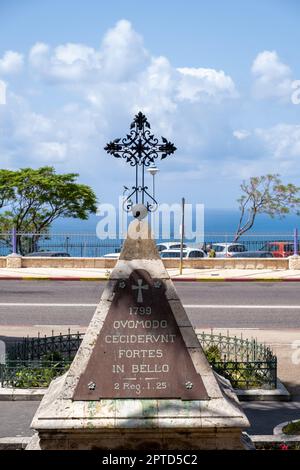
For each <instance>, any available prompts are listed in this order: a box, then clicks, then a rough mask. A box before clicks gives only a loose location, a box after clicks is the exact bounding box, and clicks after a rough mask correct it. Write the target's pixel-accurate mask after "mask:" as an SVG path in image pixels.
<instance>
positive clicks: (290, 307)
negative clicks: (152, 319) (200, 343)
mask: <svg viewBox="0 0 300 470" xmlns="http://www.w3.org/2000/svg"><path fill="white" fill-rule="evenodd" d="M97 305H98V304H90V303H86V304H74V303H72V304H71V303H68V304H67V303H37V302H34V303H24V302H0V307H63V308H73V307H78V308H80V307H97ZM183 306H184V307H185V308H210V309H228V308H230V309H257V310H262V309H278V310H280V309H282V310H283V309H285V310H298V309H300V305H236V304H233V305H227V304H226V305H222V304H221V305H220V304H184V305H183Z"/></svg>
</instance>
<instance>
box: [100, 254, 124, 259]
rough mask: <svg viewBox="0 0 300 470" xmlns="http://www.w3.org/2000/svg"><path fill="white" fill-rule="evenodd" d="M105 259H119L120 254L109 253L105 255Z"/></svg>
mask: <svg viewBox="0 0 300 470" xmlns="http://www.w3.org/2000/svg"><path fill="white" fill-rule="evenodd" d="M103 258H109V259H119V258H120V253H107V254H106V255H103Z"/></svg>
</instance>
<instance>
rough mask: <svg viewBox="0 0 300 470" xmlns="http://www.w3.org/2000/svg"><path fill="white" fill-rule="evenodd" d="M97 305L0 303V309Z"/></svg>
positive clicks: (87, 305)
mask: <svg viewBox="0 0 300 470" xmlns="http://www.w3.org/2000/svg"><path fill="white" fill-rule="evenodd" d="M96 306H97V304H61V303H59V304H56V303H51V304H48V303H37V302H34V303H27V302H0V307H96Z"/></svg>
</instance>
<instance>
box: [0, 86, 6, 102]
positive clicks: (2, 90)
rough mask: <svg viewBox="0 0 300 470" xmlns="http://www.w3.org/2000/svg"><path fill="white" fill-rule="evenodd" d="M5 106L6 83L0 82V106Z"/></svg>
mask: <svg viewBox="0 0 300 470" xmlns="http://www.w3.org/2000/svg"><path fill="white" fill-rule="evenodd" d="M1 104H6V83H5V82H4V81H3V80H0V105H1Z"/></svg>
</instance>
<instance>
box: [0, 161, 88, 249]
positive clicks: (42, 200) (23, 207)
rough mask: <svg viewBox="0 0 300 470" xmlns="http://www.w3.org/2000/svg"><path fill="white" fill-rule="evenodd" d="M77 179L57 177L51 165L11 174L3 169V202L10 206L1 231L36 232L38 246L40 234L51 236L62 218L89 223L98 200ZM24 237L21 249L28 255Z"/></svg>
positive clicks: (0, 222) (0, 185)
mask: <svg viewBox="0 0 300 470" xmlns="http://www.w3.org/2000/svg"><path fill="white" fill-rule="evenodd" d="M77 177H78V174H77V173H66V174H57V173H56V172H55V170H54V168H52V167H48V166H45V167H42V168H39V169H37V170H34V169H32V168H23V169H20V170H16V171H10V172H9V173H7V170H0V202H1V201H3V204H2V207H4V206H6V210H5V211H4V212H3V213H2V214H1V215H0V225H1V229H2V230H3V229H5V230H6V231H7V230H10V229H11V228H13V227H15V228H16V230H17V231H18V232H27V233H28V232H34V233H36V234H37V235H35V236H34V242H35V243H34V244H33V246H35V245H36V242H37V240H38V238H39V234H41V233H47V232H48V231H49V229H50V227H51V224H52V223H53V222H54V220H56V219H57V218H58V217H74V218H79V219H83V220H86V219H87V218H88V216H89V214H90V213H95V212H96V210H97V207H96V203H97V199H96V195H95V193H94V191H93V190H92V189H91V188H90V187H89V186H87V185H85V184H79V183H77V182H76V179H77ZM5 185H6V186H7V190H6V192H5ZM2 230H0V231H2ZM22 238H23V237H21V239H19V240H18V245H19V246H18V248H19V250H20V252H21V253H24V251H26V249H25V246H22ZM23 245H24V244H23Z"/></svg>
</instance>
